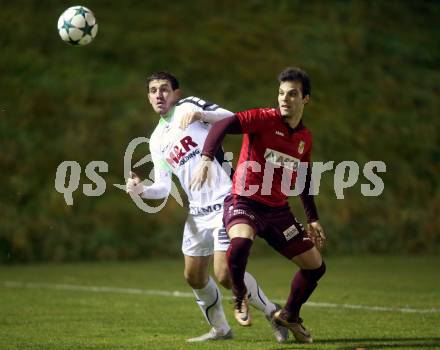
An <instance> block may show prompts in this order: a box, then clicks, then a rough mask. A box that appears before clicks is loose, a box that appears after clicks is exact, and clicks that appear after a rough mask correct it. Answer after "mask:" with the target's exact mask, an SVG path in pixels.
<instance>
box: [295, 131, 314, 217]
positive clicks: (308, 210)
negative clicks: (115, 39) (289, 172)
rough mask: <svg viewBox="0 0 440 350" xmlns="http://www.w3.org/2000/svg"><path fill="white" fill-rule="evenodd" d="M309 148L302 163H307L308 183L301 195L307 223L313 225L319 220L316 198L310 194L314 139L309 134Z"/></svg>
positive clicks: (306, 182)
mask: <svg viewBox="0 0 440 350" xmlns="http://www.w3.org/2000/svg"><path fill="white" fill-rule="evenodd" d="M309 135H310V136H309V146H308V148H307V150H306V151H305V153H304V156H303V157H302V158H301V161H302V162H307V163H308V167H307V174H306V181H305V185H304V190H303V191H302V193H301V194H300V196H299V197H300V199H301V202H302V205H303V208H304V212H305V214H306V218H307V222H308V223H311V222H314V221H318V220H319V215H318V209H317V208H316V204H315V198H314V196H313V195H312V194H310V188H311V187H313V183H312V159H311V158H312V137H311V134H309Z"/></svg>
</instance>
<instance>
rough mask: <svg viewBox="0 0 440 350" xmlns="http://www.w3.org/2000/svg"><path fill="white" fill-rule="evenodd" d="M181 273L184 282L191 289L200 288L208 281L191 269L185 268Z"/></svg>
mask: <svg viewBox="0 0 440 350" xmlns="http://www.w3.org/2000/svg"><path fill="white" fill-rule="evenodd" d="M183 275H184V277H185V280H186V282H187V283H188V284H189V285H190V287H191V288H193V289H202V288H204V287H205V286H206V283H208V280H207V279H206V278H205V276H200V275H198V274H197V273H194V272H191V271H186V270H185V271H184V273H183Z"/></svg>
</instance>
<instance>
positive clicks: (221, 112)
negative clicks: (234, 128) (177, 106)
mask: <svg viewBox="0 0 440 350" xmlns="http://www.w3.org/2000/svg"><path fill="white" fill-rule="evenodd" d="M233 115H234V113H232V112H230V111H228V110H226V109H223V108H217V109H216V110H214V111H190V112H187V113H185V114H184V115H182V117H181V118H180V121H179V128H180V129H182V130H185V129H186V128H187V127H188V125H190V124H192V123H194V122H196V121H202V122H206V123H209V124H214V123H216V122H218V121H220V120H223V119H225V118H229V117H232V116H233Z"/></svg>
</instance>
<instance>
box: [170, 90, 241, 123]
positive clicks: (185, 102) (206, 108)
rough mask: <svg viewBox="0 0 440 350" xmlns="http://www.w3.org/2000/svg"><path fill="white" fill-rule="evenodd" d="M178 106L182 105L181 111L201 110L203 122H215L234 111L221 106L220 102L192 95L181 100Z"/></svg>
mask: <svg viewBox="0 0 440 350" xmlns="http://www.w3.org/2000/svg"><path fill="white" fill-rule="evenodd" d="M177 106H181V108H182V109H181V111H195V112H201V114H202V120H201V122H202V123H203V122H204V123H209V124H214V123H215V122H218V121H219V120H222V119H225V118H228V117H232V116H233V115H234V113H232V112H231V111H228V110H227V109H224V108H222V107H220V106H219V105H218V104H216V103H213V102H210V101H207V100H203V99H201V98H199V97H195V96H190V97H187V98H184V99H182V100H180V101H179V102H178V103H177Z"/></svg>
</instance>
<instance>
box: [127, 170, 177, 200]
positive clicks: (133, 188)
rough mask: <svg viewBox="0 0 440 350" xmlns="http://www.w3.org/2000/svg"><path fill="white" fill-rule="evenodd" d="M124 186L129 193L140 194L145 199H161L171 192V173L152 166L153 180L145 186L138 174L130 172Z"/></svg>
mask: <svg viewBox="0 0 440 350" xmlns="http://www.w3.org/2000/svg"><path fill="white" fill-rule="evenodd" d="M125 187H126V192H127V193H128V194H130V195H137V196H141V197H142V198H145V199H163V198H166V197H168V195H169V194H170V192H171V174H170V172H166V171H163V170H157V169H156V168H154V182H153V184H152V185H150V186H145V185H144V184H143V183H142V182H141V179H140V178H139V176H138V175H136V174H135V173H134V172H130V178H129V179H127V183H126V186H125Z"/></svg>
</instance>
